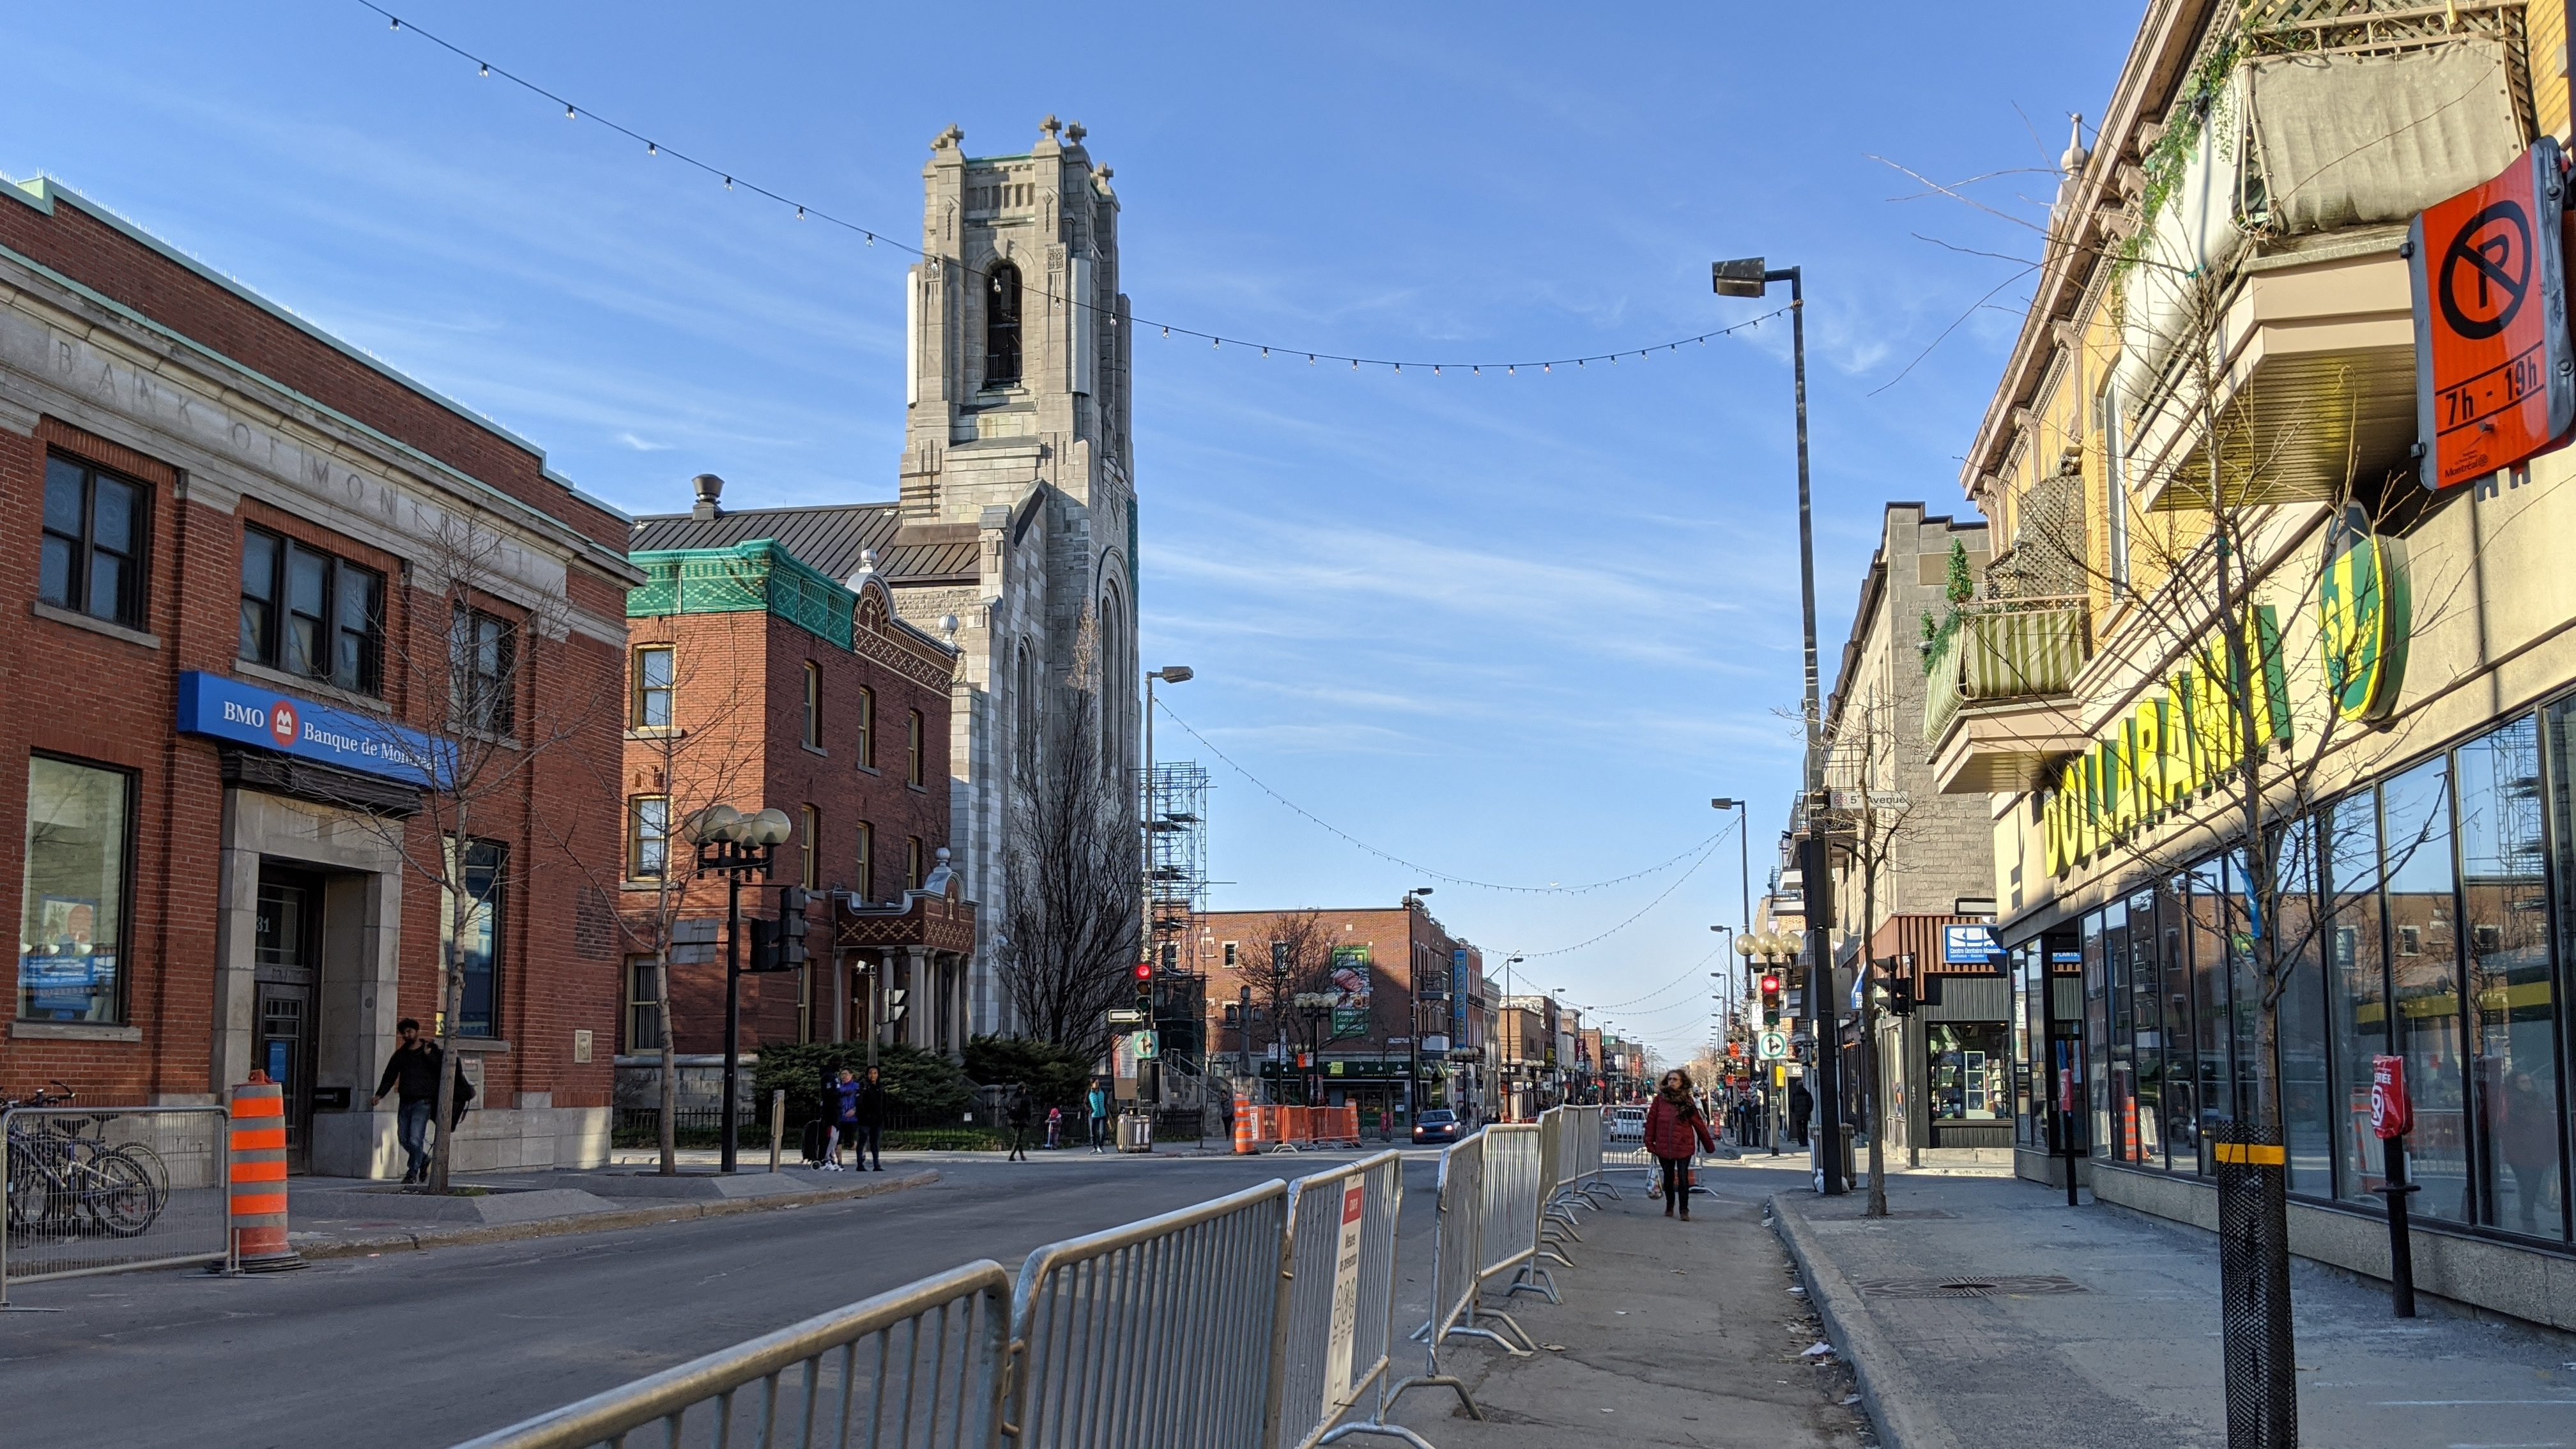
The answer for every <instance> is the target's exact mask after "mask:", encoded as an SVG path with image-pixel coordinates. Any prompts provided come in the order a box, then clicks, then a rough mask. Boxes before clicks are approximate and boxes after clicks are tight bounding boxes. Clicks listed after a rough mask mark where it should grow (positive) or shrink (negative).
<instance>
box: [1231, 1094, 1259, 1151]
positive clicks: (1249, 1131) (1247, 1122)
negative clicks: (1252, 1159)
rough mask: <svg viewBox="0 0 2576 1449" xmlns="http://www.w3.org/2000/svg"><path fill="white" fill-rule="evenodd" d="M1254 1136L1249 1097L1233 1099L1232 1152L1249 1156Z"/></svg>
mask: <svg viewBox="0 0 2576 1449" xmlns="http://www.w3.org/2000/svg"><path fill="white" fill-rule="evenodd" d="M1255 1135H1256V1134H1255V1133H1254V1131H1253V1117H1252V1099H1251V1098H1249V1097H1237V1098H1235V1099H1234V1150H1235V1151H1236V1152H1238V1153H1244V1154H1249V1153H1250V1152H1251V1151H1252V1141H1253V1137H1254V1136H1255Z"/></svg>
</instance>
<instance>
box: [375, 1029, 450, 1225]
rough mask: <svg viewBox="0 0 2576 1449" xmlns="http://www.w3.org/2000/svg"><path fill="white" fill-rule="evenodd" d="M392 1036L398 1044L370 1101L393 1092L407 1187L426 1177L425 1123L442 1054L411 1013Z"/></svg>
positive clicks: (432, 1108)
mask: <svg viewBox="0 0 2576 1449" xmlns="http://www.w3.org/2000/svg"><path fill="white" fill-rule="evenodd" d="M394 1036H395V1038H396V1040H397V1041H398V1042H399V1045H397V1046H396V1047H395V1048H394V1053H393V1055H392V1056H391V1057H389V1058H387V1059H386V1061H385V1074H384V1076H383V1077H381V1078H379V1079H378V1080H377V1082H376V1097H375V1101H374V1102H373V1103H371V1104H370V1105H374V1106H382V1105H383V1104H384V1100H385V1093H387V1092H394V1093H395V1094H396V1095H395V1097H394V1122H395V1129H394V1135H395V1136H397V1137H398V1138H400V1139H401V1141H402V1150H403V1162H404V1167H403V1184H404V1186H406V1187H408V1186H410V1185H412V1184H414V1183H422V1182H427V1181H429V1124H430V1119H431V1118H433V1117H435V1116H436V1115H437V1114H438V1068H439V1064H440V1062H441V1060H442V1059H443V1058H444V1056H445V1055H446V1054H445V1053H443V1052H441V1051H440V1050H439V1049H438V1043H436V1042H434V1041H429V1040H427V1039H425V1038H423V1037H422V1036H421V1034H420V1023H419V1022H418V1021H415V1020H413V1019H412V1018H411V1017H408V1016H406V1017H404V1018H403V1019H402V1020H401V1021H399V1022H397V1023H395V1025H394Z"/></svg>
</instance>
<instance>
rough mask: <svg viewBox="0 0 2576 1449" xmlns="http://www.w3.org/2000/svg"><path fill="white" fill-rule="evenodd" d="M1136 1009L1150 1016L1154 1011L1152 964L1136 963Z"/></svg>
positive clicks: (1147, 962)
mask: <svg viewBox="0 0 2576 1449" xmlns="http://www.w3.org/2000/svg"><path fill="white" fill-rule="evenodd" d="M1136 1009H1137V1010H1138V1011H1142V1012H1145V1013H1148V1015H1149V1016H1150V1014H1151V1013H1152V1012H1153V1010H1154V963H1153V962H1151V961H1139V962H1137V963H1136Z"/></svg>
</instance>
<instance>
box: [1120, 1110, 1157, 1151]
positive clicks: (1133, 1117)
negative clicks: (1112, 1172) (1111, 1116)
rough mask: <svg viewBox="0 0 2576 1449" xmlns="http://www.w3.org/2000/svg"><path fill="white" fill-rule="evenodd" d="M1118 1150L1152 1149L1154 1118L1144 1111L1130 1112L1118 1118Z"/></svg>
mask: <svg viewBox="0 0 2576 1449" xmlns="http://www.w3.org/2000/svg"><path fill="white" fill-rule="evenodd" d="M1118 1150H1119V1151H1121V1152H1151V1151H1153V1150H1154V1119H1153V1117H1152V1116H1151V1115H1150V1114H1148V1113H1144V1112H1130V1113H1128V1114H1126V1115H1125V1116H1123V1117H1120V1118H1119V1119H1118Z"/></svg>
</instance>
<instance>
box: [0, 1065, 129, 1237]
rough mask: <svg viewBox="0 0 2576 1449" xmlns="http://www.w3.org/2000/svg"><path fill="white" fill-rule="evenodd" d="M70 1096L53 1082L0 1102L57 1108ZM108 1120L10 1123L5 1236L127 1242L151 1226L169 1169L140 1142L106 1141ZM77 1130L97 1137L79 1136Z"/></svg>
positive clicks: (4, 1105) (1, 1105) (0, 1104)
mask: <svg viewBox="0 0 2576 1449" xmlns="http://www.w3.org/2000/svg"><path fill="white" fill-rule="evenodd" d="M75 1096H76V1094H75V1093H74V1092H73V1091H72V1089H71V1088H69V1087H67V1086H64V1085H63V1084H62V1083H61V1082H52V1083H48V1084H47V1085H46V1086H45V1087H43V1088H40V1089H38V1091H37V1092H36V1094H35V1095H34V1096H33V1097H30V1098H26V1099H24V1100H16V1099H10V1100H0V1109H6V1108H15V1107H39V1108H41V1107H58V1106H62V1105H65V1104H68V1103H69V1102H71V1101H72V1100H74V1098H75ZM110 1115H112V1114H110ZM109 1120H110V1116H109V1115H102V1116H92V1117H89V1118H86V1119H79V1118H39V1119H36V1125H32V1126H28V1125H21V1124H20V1123H19V1122H16V1121H12V1122H11V1124H10V1128H9V1175H8V1182H7V1183H6V1185H5V1193H6V1197H7V1204H8V1206H7V1230H8V1231H9V1232H10V1233H12V1234H13V1235H17V1236H22V1237H24V1236H32V1235H34V1234H36V1233H39V1232H46V1233H59V1234H62V1235H63V1236H66V1237H78V1236H82V1235H84V1233H85V1232H86V1231H95V1232H98V1233H104V1234H106V1235H107V1236H109V1237H116V1238H131V1237H137V1236H140V1235H141V1234H143V1233H145V1232H147V1231H149V1230H150V1229H151V1227H152V1224H153V1223H154V1222H155V1221H156V1220H157V1219H159V1217H160V1216H161V1209H162V1207H163V1206H164V1205H165V1204H167V1203H168V1201H169V1197H170V1186H169V1183H170V1179H169V1168H168V1166H167V1164H165V1163H163V1162H162V1161H161V1156H160V1154H159V1153H157V1152H154V1151H153V1150H152V1149H151V1148H150V1147H148V1146H145V1145H144V1144H142V1143H115V1144H111V1143H109V1142H108V1141H107V1140H106V1137H105V1129H106V1124H107V1122H108V1121H109ZM84 1127H86V1128H88V1129H89V1130H90V1131H91V1132H93V1133H96V1134H97V1135H94V1136H83V1135H81V1134H82V1130H83V1128H84Z"/></svg>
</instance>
